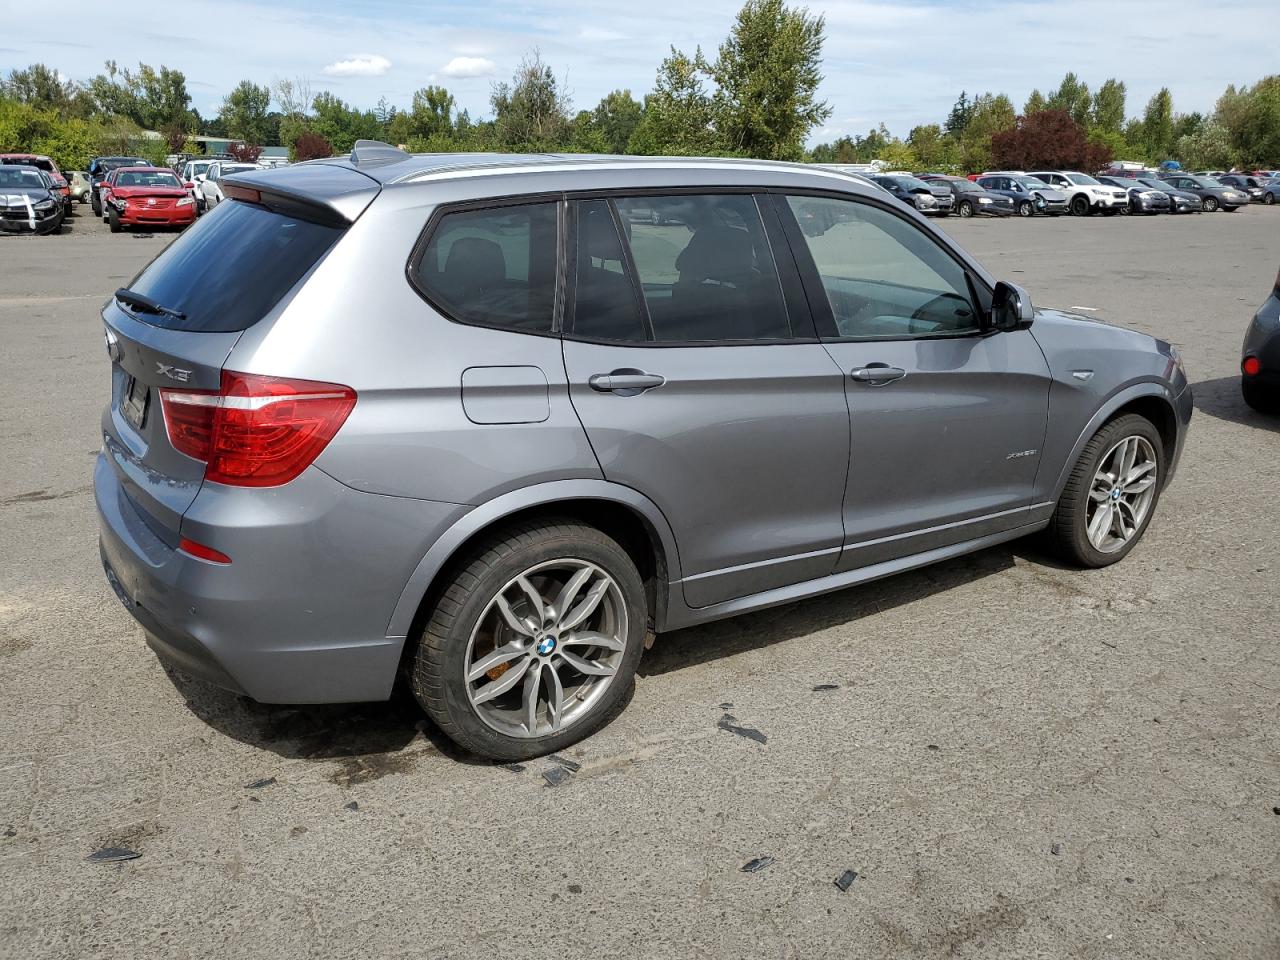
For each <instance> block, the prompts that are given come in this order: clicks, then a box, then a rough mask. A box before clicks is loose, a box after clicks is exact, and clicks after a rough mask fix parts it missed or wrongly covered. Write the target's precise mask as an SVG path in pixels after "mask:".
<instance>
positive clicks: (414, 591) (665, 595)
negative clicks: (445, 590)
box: [387, 480, 681, 637]
mask: <svg viewBox="0 0 1280 960" xmlns="http://www.w3.org/2000/svg"><path fill="white" fill-rule="evenodd" d="M552 516H555V517H572V518H574V519H578V520H581V521H583V522H585V523H589V524H591V525H592V526H594V527H596V528H598V529H600V530H602V531H603V532H605V533H607V534H608V535H609V536H611V537H613V538H614V539H615V540H617V541H618V543H619V544H620V545H621V546H622V548H623V549H624V550H626V551H627V552H628V554H630V555H631V557H632V559H633V560H635V562H636V566H637V567H638V568H639V569H640V576H641V579H643V580H644V581H645V588H646V593H647V597H646V599H647V600H648V603H649V612H650V614H651V615H652V616H654V617H655V619H657V620H659V621H661V619H662V618H663V614H664V611H665V610H666V607H667V604H668V602H669V584H671V583H674V582H677V581H679V580H680V577H681V573H680V557H679V553H678V551H677V549H676V541H675V536H674V534H673V533H672V531H671V525H670V524H669V523H668V522H667V518H666V516H665V515H664V514H663V513H662V511H661V510H660V509H658V507H657V505H656V504H654V503H653V501H652V500H650V499H649V498H648V497H646V496H644V495H643V494H641V493H639V492H637V491H636V490H633V489H632V488H630V487H626V486H622V485H620V484H615V483H609V482H608V481H603V480H557V481H552V482H549V483H542V484H537V485H535V486H532V487H526V488H523V489H521V490H516V491H513V492H511V493H507V494H504V495H502V496H500V497H497V498H495V499H493V500H490V501H488V502H486V503H483V504H481V505H479V506H477V507H475V508H474V509H472V510H470V511H468V512H467V513H466V514H464V515H463V516H462V517H461V518H459V519H458V520H457V521H456V522H455V523H454V524H453V526H451V527H450V528H449V529H448V530H446V531H445V532H444V534H443V535H441V536H440V537H439V538H438V539H437V540H436V541H435V543H434V544H432V546H431V548H430V549H429V550H428V551H427V554H426V556H424V557H423V558H422V559H421V560H420V561H419V562H418V565H417V567H416V568H415V569H414V571H413V574H412V575H411V576H410V577H409V580H408V582H407V583H406V584H405V587H404V589H403V590H402V591H401V594H400V599H399V600H398V601H397V603H396V607H395V611H394V612H393V613H392V615H391V622H390V623H389V624H388V626H387V636H388V637H409V636H411V635H412V633H413V630H414V629H415V625H416V623H417V621H419V619H420V617H421V615H422V613H423V611H424V610H425V609H426V608H427V607H428V606H429V605H430V601H431V599H432V597H433V595H434V591H435V588H436V587H437V586H438V585H439V584H440V582H441V581H442V575H444V574H447V573H448V572H449V571H450V570H451V569H452V567H453V565H454V563H455V562H456V561H457V560H458V559H459V558H461V557H462V556H465V555H466V553H467V550H468V548H469V547H470V546H471V545H472V544H474V543H475V542H476V541H477V540H478V539H479V538H481V537H484V536H486V535H488V534H490V533H492V532H493V531H494V530H497V529H499V528H501V527H504V526H507V525H509V524H511V523H517V522H521V521H527V520H531V519H536V518H538V517H552Z"/></svg>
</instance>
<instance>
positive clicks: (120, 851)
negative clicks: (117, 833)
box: [85, 847, 142, 863]
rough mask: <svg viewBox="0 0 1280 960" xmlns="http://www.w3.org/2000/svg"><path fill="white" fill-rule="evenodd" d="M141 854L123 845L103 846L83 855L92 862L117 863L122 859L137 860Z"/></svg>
mask: <svg viewBox="0 0 1280 960" xmlns="http://www.w3.org/2000/svg"><path fill="white" fill-rule="evenodd" d="M140 856H142V854H140V853H139V852H138V851H137V850H129V849H126V848H125V847H103V848H102V849H101V850H95V851H93V853H91V854H89V856H87V857H85V859H86V860H89V861H91V862H93V863H119V862H120V861H122V860H137V859H138V858H139V857H140Z"/></svg>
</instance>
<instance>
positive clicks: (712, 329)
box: [617, 194, 791, 341]
mask: <svg viewBox="0 0 1280 960" xmlns="http://www.w3.org/2000/svg"><path fill="white" fill-rule="evenodd" d="M617 210H618V213H619V215H620V219H621V220H622V222H623V223H624V224H625V225H626V229H627V231H628V232H629V233H630V244H631V255H632V258H633V259H634V261H635V266H636V274H637V277H638V280H639V283H640V287H641V290H642V291H643V294H644V302H645V305H646V308H647V311H648V314H649V320H650V323H651V325H652V329H653V336H654V339H656V340H662V341H671V340H677V341H723V340H769V339H783V338H787V337H790V336H791V325H790V323H789V322H788V320H787V312H786V308H785V307H784V306H783V302H782V289H781V286H780V285H779V282H778V271H777V268H776V267H775V265H774V260H773V254H772V252H771V251H770V249H769V243H768V240H767V238H766V236H765V232H764V224H763V223H762V222H761V219H760V211H759V210H758V209H757V208H756V202H755V198H753V197H751V196H748V195H745V194H736V195H722V196H672V197H636V198H631V199H624V200H618V201H617Z"/></svg>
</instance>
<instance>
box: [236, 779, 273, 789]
mask: <svg viewBox="0 0 1280 960" xmlns="http://www.w3.org/2000/svg"><path fill="white" fill-rule="evenodd" d="M275 782H276V778H275V777H263V778H262V779H261V780H255V781H253V783H246V784H245V785H244V788H245V789H246V790H261V789H262V788H263V787H269V786H271V785H272V784H273V783H275Z"/></svg>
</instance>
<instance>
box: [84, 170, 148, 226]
mask: <svg viewBox="0 0 1280 960" xmlns="http://www.w3.org/2000/svg"><path fill="white" fill-rule="evenodd" d="M150 165H151V164H150V163H149V161H147V160H145V159H144V158H142V157H94V158H93V159H92V160H90V161H89V206H90V207H91V208H92V209H93V215H94V216H95V217H103V218H105V217H106V213H104V212H103V209H102V198H101V197H100V196H99V195H98V190H99V188H100V187H101V185H102V181H103V180H105V179H106V177H107V174H108V173H110V172H111V171H112V170H114V169H116V168H117V167H146V166H150Z"/></svg>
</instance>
